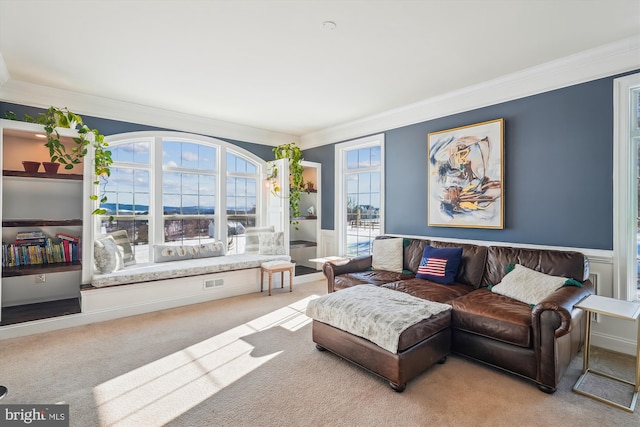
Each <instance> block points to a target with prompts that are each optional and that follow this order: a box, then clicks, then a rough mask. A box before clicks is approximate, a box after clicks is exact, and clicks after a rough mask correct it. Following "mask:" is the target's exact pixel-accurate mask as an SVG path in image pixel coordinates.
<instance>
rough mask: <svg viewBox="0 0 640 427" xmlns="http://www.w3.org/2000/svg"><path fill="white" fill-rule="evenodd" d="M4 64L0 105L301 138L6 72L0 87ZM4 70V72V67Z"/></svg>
mask: <svg viewBox="0 0 640 427" xmlns="http://www.w3.org/2000/svg"><path fill="white" fill-rule="evenodd" d="M3 64H4V61H2V58H1V56H0V100H1V101H5V102H11V103H14V104H21V105H29V106H32V107H38V108H49V106H51V105H64V106H65V107H67V108H69V109H70V110H72V111H73V112H75V113H77V114H80V115H87V116H94V117H101V118H106V119H111V120H120V121H124V122H129V123H138V124H143V125H147V126H157V127H160V128H163V129H171V130H177V131H184V132H190V133H197V134H202V135H206V136H212V137H215V138H228V139H234V140H237V141H244V142H252V143H255V144H261V145H268V146H274V147H275V146H277V145H280V144H288V143H290V142H291V141H295V142H297V143H299V142H300V138H299V137H298V136H295V135H288V134H284V133H279V132H273V131H269V130H265V129H258V128H255V127H251V126H244V125H239V124H235V123H229V122H224V121H221V120H215V119H210V118H206V117H200V116H195V115H191V114H185V113H181V112H178V111H170V110H165V109H161V108H155V107H149V106H146V105H140V104H134V103H130V102H124V101H118V100H115V99H110V98H103V97H99V96H94V95H87V94H83V93H78V92H72V91H67V90H61V89H56V88H52V87H48V86H41V85H36V84H33V83H26V82H22V81H19V80H13V79H9V78H8V76H9V75H8V72H7V73H6V76H7V80H6V81H5V82H4V83H3V82H2V78H3V67H2V65H3ZM4 68H5V69H6V66H5V67H4Z"/></svg>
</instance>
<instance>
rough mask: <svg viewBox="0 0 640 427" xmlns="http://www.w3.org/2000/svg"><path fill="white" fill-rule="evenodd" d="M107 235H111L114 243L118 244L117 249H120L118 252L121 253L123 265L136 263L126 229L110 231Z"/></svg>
mask: <svg viewBox="0 0 640 427" xmlns="http://www.w3.org/2000/svg"><path fill="white" fill-rule="evenodd" d="M108 235H109V236H111V237H113V240H114V241H115V242H116V245H118V250H119V251H120V254H122V263H123V265H124V266H125V267H128V266H130V265H134V264H135V263H136V258H135V256H134V254H133V250H132V248H131V242H130V241H129V236H128V235H127V230H118V231H114V232H112V233H109V234H108Z"/></svg>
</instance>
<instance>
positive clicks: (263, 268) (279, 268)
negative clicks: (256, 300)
mask: <svg viewBox="0 0 640 427" xmlns="http://www.w3.org/2000/svg"><path fill="white" fill-rule="evenodd" d="M294 266H295V264H294V263H292V262H289V261H267V262H263V263H262V264H260V292H262V289H263V286H264V273H265V272H267V273H269V296H271V284H272V282H273V280H272V279H273V273H280V282H281V286H280V287H281V288H284V272H285V271H288V272H289V292H293V274H294V273H293V268H294Z"/></svg>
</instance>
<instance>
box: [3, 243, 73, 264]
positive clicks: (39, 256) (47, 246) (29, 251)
mask: <svg viewBox="0 0 640 427" xmlns="http://www.w3.org/2000/svg"><path fill="white" fill-rule="evenodd" d="M71 237H73V236H71ZM76 239H77V238H76ZM79 246H80V242H79V240H78V241H72V240H69V239H65V238H61V237H57V236H56V237H55V238H50V237H46V236H45V237H44V239H43V240H42V241H40V239H39V238H38V239H36V238H33V239H26V242H25V239H22V238H21V239H18V238H16V242H15V243H3V244H2V266H3V267H17V266H21V265H38V264H54V263H61V262H73V261H80V257H81V255H80V249H79Z"/></svg>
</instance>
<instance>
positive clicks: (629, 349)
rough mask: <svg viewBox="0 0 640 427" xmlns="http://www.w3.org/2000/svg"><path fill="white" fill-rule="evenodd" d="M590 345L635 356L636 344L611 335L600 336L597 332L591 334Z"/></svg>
mask: <svg viewBox="0 0 640 427" xmlns="http://www.w3.org/2000/svg"><path fill="white" fill-rule="evenodd" d="M591 345H592V346H594V347H601V348H604V349H607V350H611V351H615V352H618V353H623V354H628V355H630V356H635V355H636V342H635V341H633V340H628V339H625V338H621V337H616V336H613V335H608V334H602V333H598V332H592V333H591Z"/></svg>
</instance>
